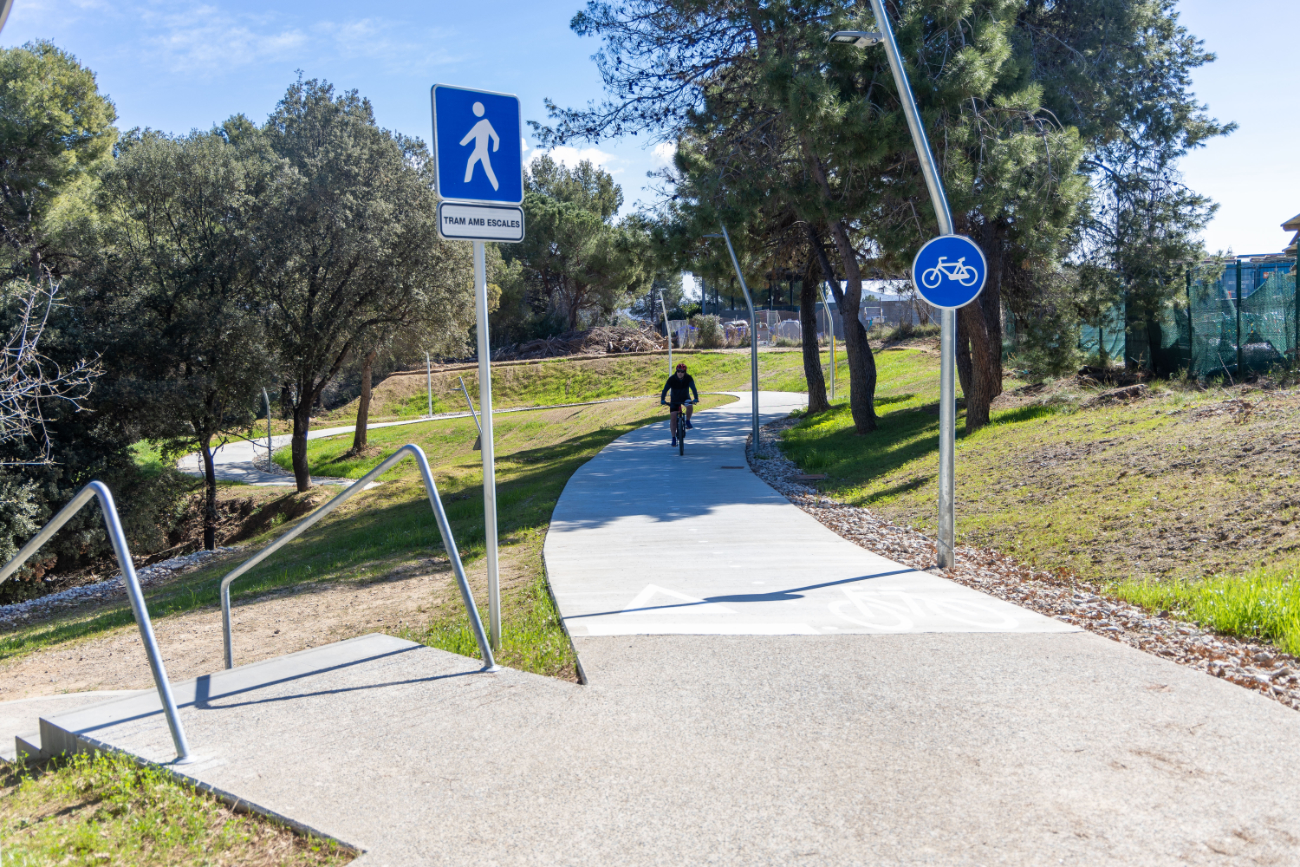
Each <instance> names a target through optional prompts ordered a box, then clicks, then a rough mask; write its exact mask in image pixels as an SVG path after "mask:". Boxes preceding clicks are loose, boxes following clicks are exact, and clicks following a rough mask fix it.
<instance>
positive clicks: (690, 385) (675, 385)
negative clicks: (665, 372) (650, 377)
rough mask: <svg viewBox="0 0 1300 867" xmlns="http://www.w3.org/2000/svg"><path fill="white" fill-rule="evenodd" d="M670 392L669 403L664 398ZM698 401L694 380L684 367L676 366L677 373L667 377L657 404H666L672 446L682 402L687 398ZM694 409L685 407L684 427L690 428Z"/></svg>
mask: <svg viewBox="0 0 1300 867" xmlns="http://www.w3.org/2000/svg"><path fill="white" fill-rule="evenodd" d="M670 391H671V392H672V398H671V402H669V401H665V400H664V397H665V396H666V395H667V394H668V393H669V392H670ZM688 397H689V398H691V399H692V400H699V399H700V393H699V391H697V390H696V388H695V379H694V377H692V376H691V375H690V374H689V373H687V372H686V365H685V364H679V365H677V372H676V373H674V374H673V375H671V376H669V377H668V381H667V382H665V383H664V389H663V391H661V392H659V402H660V403H661V404H662V403H667V404H668V429H669V430H670V431H672V432H673V445H674V446H676V445H677V413H679V412H681V411H682V402H683V401H685V400H686V399H687V398H688ZM693 409H694V407H692V406H687V407H686V426H687V427H688V428H689V427H691V410H693Z"/></svg>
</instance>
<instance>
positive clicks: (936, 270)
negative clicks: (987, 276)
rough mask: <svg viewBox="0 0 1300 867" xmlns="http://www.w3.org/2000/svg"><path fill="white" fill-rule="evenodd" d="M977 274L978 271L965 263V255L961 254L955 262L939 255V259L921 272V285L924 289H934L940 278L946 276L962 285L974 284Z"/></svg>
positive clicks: (977, 277)
mask: <svg viewBox="0 0 1300 867" xmlns="http://www.w3.org/2000/svg"><path fill="white" fill-rule="evenodd" d="M979 276H980V275H979V272H978V271H976V270H975V269H974V268H973V267H971V266H970V265H967V264H966V257H965V256H962V257H961V258H960V259H958V260H957V261H956V262H949V261H948V259H947V258H946V257H944V256H940V257H939V261H938V262H936V263H935V264H934V267H933V268H930V269H929V270H927V271H924V272H922V273H921V285H922V286H924V287H925V288H926V289H936V288H938V286H939V281H940V279H941V278H943V277H947V278H948V279H949V280H956V281H957V282H958V283H960V284H961V285H963V286H974V285H975V281H977V280H978V279H979Z"/></svg>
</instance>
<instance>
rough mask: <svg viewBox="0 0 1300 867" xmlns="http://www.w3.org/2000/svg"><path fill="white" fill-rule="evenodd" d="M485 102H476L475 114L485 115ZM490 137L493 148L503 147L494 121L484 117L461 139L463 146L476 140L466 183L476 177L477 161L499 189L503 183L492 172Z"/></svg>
mask: <svg viewBox="0 0 1300 867" xmlns="http://www.w3.org/2000/svg"><path fill="white" fill-rule="evenodd" d="M483 112H484V108H483V103H481V102H476V103H474V116H475V117H483ZM488 139H491V140H492V150H494V151H495V150H497V149H498V148H500V147H501V137H500V136H499V135H497V131H496V130H494V129H493V128H492V121H490V120H488V119H487V118H485V117H483V119H482V120H480V121H479V122H478V123H476V124H474V128H473V129H471V130H470V131H469V132H467V133H465V137H464V138H463V139H461V140H460V144H461V147H464V146H465V145H467V144H469V143H470V142H471V141H473V142H474V152H473V153H472V154H470V155H469V162H468V163H466V164H465V183H467V184H468V183H469V182H470V181H471V180H473V179H474V165H475V163H482V164H483V171H485V172H487V178H488V181H490V182H491V183H492V189H494V190H499V189H501V185H500V184H498V183H497V176H496V175H495V174H493V172H492V159H491V158H490V157H489V156H488Z"/></svg>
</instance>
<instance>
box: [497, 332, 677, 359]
mask: <svg viewBox="0 0 1300 867" xmlns="http://www.w3.org/2000/svg"><path fill="white" fill-rule="evenodd" d="M667 348H668V340H667V338H665V337H664V336H663V335H662V334H659V333H658V332H656V331H654V330H653V329H651V328H629V327H626V326H621V325H607V326H602V327H600V328H590V329H588V330H586V331H569V332H566V333H564V334H559V335H556V336H555V337H544V338H539V339H537V340H530V341H528V342H527V343H521V344H520V345H518V346H513V347H508V348H505V349H502V350H501V351H500V352H498V353H493V358H494V359H496V360H499V361H524V360H528V359H533V358H560V357H563V356H566V355H618V354H620V353H623V352H654V351H656V350H660V349H667Z"/></svg>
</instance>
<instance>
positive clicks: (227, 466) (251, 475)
mask: <svg viewBox="0 0 1300 867" xmlns="http://www.w3.org/2000/svg"><path fill="white" fill-rule="evenodd" d="M468 415H469V413H467V412H465V413H459V414H454V415H452V416H448V417H449V418H450V417H462V416H468ZM427 421H430V419H427V418H417V419H412V420H410V421H386V422H378V423H376V424H371V425H366V430H378V429H379V428H384V427H401V426H402V425H408V424H420V423H421V422H427ZM355 429H356V428H355V426H354V425H346V426H344V427H325V428H320V429H319V430H311V431H308V432H307V439H309V440H318V439H325V438H327V437H333V436H338V435H339V434H350V433H352V432H353V431H354V430H355ZM292 440H293V437H292V436H290V435H289V434H282V435H280V436H273V437H271V449H272V450H273V451H274V450H276V449H282V448H284V447H285V446H287V445H289V443H290V442H291V441H292ZM212 463H213V469H214V470H215V471H216V475H217V480H218V481H223V482H239V483H241V484H245V485H259V486H275V487H279V486H285V487H292V486H293V485H294V484H295V482H294V480H293V474H292V473H288V472H285V471H281V472H275V473H268V472H267V471H266V470H263V469H259V468H258V464H262V465H265V463H266V437H262V438H261V439H258V440H231V441H230V442H228V443H226V444H225V445H223V446H221V447H220V448H218V449H216V450H215V451H214V452H213V453H212ZM176 469H178V470H180V471H181V472H182V473H188V474H189V475H191V476H201V475H203V456H202V455H200V454H199V453H198V452H194V453H192V454H188V455H185V456H184V457H182V458H181V459H180V460H178V461H177V462H176ZM354 481H355V479H331V478H328V477H325V476H312V482H313V483H314V484H318V485H340V486H342V487H348V486H349V485H351V484H352V483H353V482H354ZM372 484H373V483H372Z"/></svg>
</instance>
